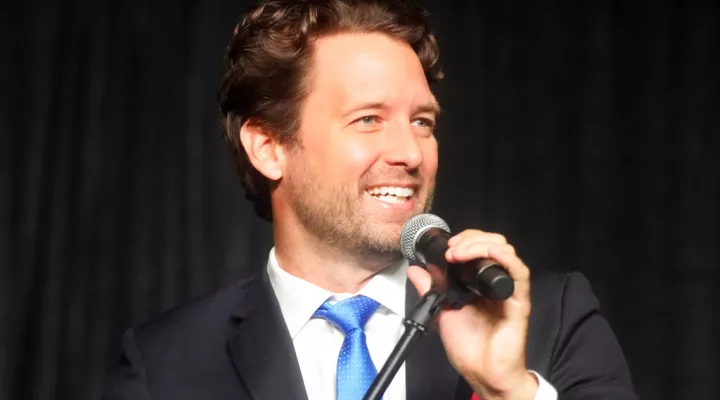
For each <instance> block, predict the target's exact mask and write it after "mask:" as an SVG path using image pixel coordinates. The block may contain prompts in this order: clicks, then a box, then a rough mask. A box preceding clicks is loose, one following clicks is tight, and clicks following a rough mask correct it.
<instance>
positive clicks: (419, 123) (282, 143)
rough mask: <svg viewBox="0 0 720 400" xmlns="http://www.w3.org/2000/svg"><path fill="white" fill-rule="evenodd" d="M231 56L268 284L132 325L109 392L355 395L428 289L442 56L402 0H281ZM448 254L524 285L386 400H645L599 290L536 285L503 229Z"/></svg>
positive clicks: (247, 179)
mask: <svg viewBox="0 0 720 400" xmlns="http://www.w3.org/2000/svg"><path fill="white" fill-rule="evenodd" d="M227 57H228V65H229V68H228V72H227V74H226V76H225V77H224V79H223V83H222V89H221V93H220V101H221V107H222V111H223V113H224V115H225V118H226V119H225V122H226V135H227V139H228V141H229V143H230V145H231V148H232V149H233V151H234V153H235V157H236V160H237V164H238V168H239V170H240V173H241V176H242V177H243V184H244V186H245V189H246V190H247V192H248V195H249V197H250V198H252V199H253V200H254V201H255V203H256V207H257V210H258V213H259V214H260V215H262V216H265V217H266V218H269V219H272V221H273V224H274V225H273V228H274V241H275V247H274V249H273V250H272V252H271V253H270V256H269V260H268V265H267V268H266V269H264V270H263V272H262V273H260V274H259V275H258V276H255V277H252V278H250V279H248V280H246V281H243V282H240V283H238V284H236V285H234V286H231V287H229V288H227V289H224V290H221V291H219V292H217V293H213V294H210V295H207V296H205V297H204V298H202V299H199V300H197V301H194V302H192V303H190V304H188V305H186V306H184V307H181V308H179V309H176V310H173V311H170V312H168V313H165V314H163V315H162V316H161V317H159V318H158V319H157V320H155V321H153V322H151V323H149V324H145V325H143V326H141V327H139V328H136V329H132V330H130V331H128V332H127V333H126V335H125V337H124V344H123V345H124V347H123V349H124V353H123V358H122V360H121V363H120V366H119V367H118V369H117V371H116V373H115V374H114V375H113V378H112V381H111V385H110V388H109V391H108V395H107V398H110V399H234V400H239V399H270V398H285V399H305V398H309V399H333V398H338V399H350V398H354V399H360V398H362V394H363V393H364V392H365V391H366V390H367V387H368V385H369V384H370V382H371V381H372V378H373V377H374V375H375V373H376V371H377V370H378V369H380V367H381V366H382V364H383V363H384V362H385V360H386V359H387V357H388V355H389V354H390V352H391V350H392V348H393V346H394V344H395V342H396V341H397V339H398V338H399V337H400V335H401V333H402V329H403V328H402V317H403V316H404V315H405V312H406V311H408V309H409V307H411V306H412V305H413V304H414V302H415V301H417V299H418V297H419V294H420V295H421V294H423V293H425V291H427V290H428V288H429V287H430V284H431V280H430V277H429V275H428V273H427V272H426V271H425V270H423V269H422V268H419V267H417V266H409V267H408V266H407V262H406V261H405V260H404V258H403V257H402V256H401V254H400V252H399V235H400V230H401V228H402V226H403V224H404V223H405V222H406V221H407V220H408V219H409V218H410V217H412V216H414V215H417V214H419V213H422V212H424V211H427V210H428V209H429V208H430V204H431V202H432V197H433V190H434V186H435V175H436V170H437V166H438V157H437V141H436V138H435V136H434V127H435V121H436V118H437V115H438V113H439V106H438V103H437V100H436V99H435V97H434V96H433V94H432V92H431V90H430V87H429V83H431V82H434V81H437V80H439V79H440V78H441V73H440V72H439V70H438V69H437V60H438V51H437V44H436V42H435V39H434V37H433V35H432V33H431V32H430V30H429V28H428V26H427V23H426V21H425V19H424V16H423V13H422V11H421V10H420V9H418V8H416V7H414V6H412V5H410V4H409V3H407V2H405V1H401V0H395V1H392V0H374V1H353V0H325V1H321V0H311V1H297V0H268V1H265V2H264V3H262V4H261V5H259V6H258V7H256V8H254V9H252V10H250V11H249V12H248V13H247V14H246V15H245V18H244V19H243V21H242V22H241V23H240V24H239V25H238V27H237V28H236V30H235V32H234V35H233V39H232V41H231V43H230V45H229V47H228V54H227ZM449 246H450V248H449V250H448V252H447V254H446V257H447V260H448V261H449V262H465V261H470V260H473V259H477V258H481V257H486V258H491V259H493V260H495V261H496V262H497V263H499V264H501V265H503V266H504V267H505V268H506V269H507V270H508V272H509V274H510V275H511V277H512V278H513V280H514V283H515V292H514V294H513V295H512V297H511V298H510V299H508V300H506V301H502V302H494V301H489V300H485V299H477V300H476V301H474V302H473V303H471V304H468V305H467V306H465V307H463V308H461V309H459V310H451V309H446V310H443V311H441V313H440V314H439V316H438V318H437V334H433V335H431V336H429V337H428V338H425V339H423V340H422V341H421V342H420V343H419V344H418V346H417V348H416V350H415V351H414V352H413V353H412V355H411V356H410V358H409V360H408V361H407V363H406V364H405V366H404V367H403V368H401V369H400V371H399V373H398V375H397V376H396V378H395V379H394V380H393V382H392V384H391V385H390V387H389V388H388V391H387V392H386V394H385V399H387V400H403V399H413V400H415V399H446V398H457V399H464V400H467V399H470V398H477V397H479V398H482V399H486V400H490V399H555V398H557V397H558V396H559V397H561V398H568V399H632V398H635V397H634V394H633V389H632V384H631V381H630V377H629V372H628V370H627V367H626V365H625V361H624V359H623V356H622V352H621V350H620V348H619V346H618V344H617V341H616V340H615V338H614V335H613V334H612V331H611V330H610V328H609V326H608V325H607V323H606V321H605V320H604V319H603V318H602V317H601V316H600V314H599V313H598V310H597V302H596V300H595V299H594V297H593V295H592V293H591V291H590V288H589V285H588V284H587V282H586V281H585V280H584V278H582V277H581V276H579V275H574V274H571V275H568V276H538V277H533V279H532V281H531V280H530V273H529V270H528V267H527V266H526V265H525V264H524V263H523V262H522V261H521V260H520V259H519V258H518V256H517V255H516V253H515V250H514V248H513V247H512V246H511V245H509V244H508V243H507V242H506V239H505V238H504V237H503V236H501V235H499V234H493V233H486V232H482V231H480V230H468V231H465V232H462V233H460V234H458V235H456V236H455V237H453V238H452V239H451V241H450V243H449ZM406 274H407V277H408V278H409V280H410V281H411V282H412V285H413V286H414V288H413V287H410V289H409V290H408V289H407V286H406V281H407V279H406ZM531 289H532V295H531ZM531 305H532V307H531Z"/></svg>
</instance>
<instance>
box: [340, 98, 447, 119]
mask: <svg viewBox="0 0 720 400" xmlns="http://www.w3.org/2000/svg"><path fill="white" fill-rule="evenodd" d="M388 108H390V107H388V105H387V104H386V103H384V102H382V101H367V102H363V103H360V104H358V105H357V106H356V107H353V108H352V109H351V110H348V111H347V112H345V113H344V114H343V116H344V117H347V116H348V115H350V114H352V113H354V112H356V111H359V110H387V109H388ZM441 111H442V110H441V108H440V104H438V102H437V101H434V100H430V101H426V102H424V103H422V104H420V105H419V106H418V107H417V108H416V109H415V112H414V113H413V114H417V113H431V114H434V115H435V116H436V117H437V116H438V115H440V112H441Z"/></svg>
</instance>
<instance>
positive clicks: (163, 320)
mask: <svg viewBox="0 0 720 400" xmlns="http://www.w3.org/2000/svg"><path fill="white" fill-rule="evenodd" d="M259 279H260V274H256V275H252V276H250V277H247V278H244V279H242V280H240V281H237V282H235V283H234V284H232V285H229V286H227V287H224V288H221V289H218V290H215V291H212V292H209V293H206V294H204V295H202V296H200V297H197V298H194V299H191V300H189V301H187V302H186V303H183V304H181V305H180V306H178V307H175V308H172V309H170V310H168V311H165V312H163V313H161V314H159V315H157V316H156V317H154V318H152V319H151V320H149V321H147V322H144V323H142V324H140V325H138V326H137V327H136V328H134V329H135V335H136V337H137V338H138V339H139V340H141V341H164V340H168V339H171V337H177V336H182V335H191V336H202V335H203V334H204V333H205V331H206V332H207V333H208V334H214V333H219V332H222V331H225V330H227V329H229V328H230V327H231V326H230V324H229V322H230V318H231V315H232V313H233V310H234V309H237V308H238V307H241V306H242V305H243V303H244V302H249V301H252V299H251V298H249V297H248V294H249V292H251V290H250V289H251V288H252V287H253V286H255V285H254V284H255V283H257V282H258V280H259Z"/></svg>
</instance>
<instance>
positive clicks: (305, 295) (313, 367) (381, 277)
mask: <svg viewBox="0 0 720 400" xmlns="http://www.w3.org/2000/svg"><path fill="white" fill-rule="evenodd" d="M406 270H407V262H404V263H402V264H400V265H397V266H394V267H391V268H386V269H385V270H383V271H382V272H380V273H378V274H376V275H375V276H374V277H373V278H372V279H370V281H369V282H368V283H367V284H366V285H365V286H364V287H363V288H362V289H361V290H360V291H359V292H357V293H332V292H329V291H327V290H325V289H322V288H320V287H318V286H315V285H314V284H312V283H310V282H307V281H305V280H303V279H300V278H298V277H296V276H294V275H291V274H289V273H288V272H286V271H285V270H283V269H282V268H280V266H279V265H278V262H277V258H276V257H275V249H274V248H273V249H272V250H271V251H270V257H269V258H268V265H267V272H268V276H269V277H270V283H271V285H272V287H273V290H274V292H275V296H276V297H277V299H278V303H279V304H280V310H281V311H282V314H283V318H284V319H285V324H287V327H288V331H289V332H290V337H291V338H292V341H293V345H294V347H295V353H296V355H297V360H298V363H299V365H300V372H301V374H302V378H303V382H304V384H305V390H306V391H307V396H308V399H310V400H335V375H336V370H337V357H338V353H340V347H342V343H343V340H344V339H345V337H344V335H343V334H342V332H340V331H339V330H338V329H336V328H335V327H333V326H332V325H330V324H329V323H328V322H327V321H326V320H324V319H322V318H311V317H312V315H313V314H314V313H315V311H316V310H317V309H318V308H319V307H320V306H321V305H322V304H323V303H324V302H325V301H326V300H329V301H330V302H331V303H335V302H337V301H342V300H345V299H347V298H349V297H352V296H355V295H356V294H362V295H364V296H367V297H370V298H372V299H373V300H375V301H377V302H378V303H380V307H379V308H378V309H377V311H376V312H375V314H373V316H372V317H370V319H369V320H368V322H367V324H366V325H365V336H366V338H367V346H368V350H369V351H370V358H372V360H373V363H374V364H375V367H376V368H377V370H378V371H380V369H381V368H382V366H383V364H384V363H385V360H387V358H388V356H390V353H391V352H392V350H393V348H394V347H395V343H397V341H398V340H399V339H400V336H402V333H403V331H404V329H405V328H404V326H403V323H402V322H403V316H404V315H405V285H406V281H407V276H406V275H405V271H406ZM531 372H532V371H531ZM533 373H534V372H533ZM535 375H536V376H537V378H538V381H539V382H540V385H539V387H538V391H537V393H536V395H535V399H534V400H556V399H557V392H556V391H555V388H553V387H552V386H551V385H550V384H549V383H548V382H547V381H545V380H544V379H543V378H542V377H541V376H540V375H539V374H537V373H535ZM383 399H384V400H405V365H404V364H403V366H402V367H400V370H398V372H397V374H396V375H395V378H393V381H392V383H391V384H390V386H389V387H388V389H387V391H386V392H385V395H384V396H383ZM410 400H411V399H410Z"/></svg>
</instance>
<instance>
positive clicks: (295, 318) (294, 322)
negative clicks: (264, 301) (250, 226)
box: [267, 247, 408, 339]
mask: <svg viewBox="0 0 720 400" xmlns="http://www.w3.org/2000/svg"><path fill="white" fill-rule="evenodd" d="M407 266H408V263H407V261H406V260H403V262H401V263H399V264H398V265H396V266H392V267H388V268H386V269H384V270H382V271H380V272H379V273H377V274H375V276H373V277H372V278H371V279H370V281H369V282H368V283H367V284H366V285H365V286H364V287H363V288H362V289H360V291H359V292H357V293H356V294H362V295H364V296H367V297H370V298H371V299H373V300H375V301H377V302H378V303H380V304H381V305H382V306H384V307H385V308H386V309H387V310H389V311H390V312H392V313H394V314H397V315H399V316H403V317H404V316H405V284H406V281H407V276H406V275H405V271H406V270H407ZM267 272H268V277H269V278H270V284H271V285H272V287H273V291H274V292H275V296H276V297H277V299H278V303H279V304H280V310H281V311H282V314H283V318H284V319H285V324H286V325H287V327H288V331H289V333H290V337H291V338H293V339H294V338H295V336H296V335H297V334H298V333H299V332H300V330H301V329H302V328H303V327H304V326H305V324H306V323H307V322H308V321H309V320H310V318H311V317H312V315H313V314H314V313H315V311H316V310H317V309H318V308H319V307H320V306H321V305H322V304H323V303H324V302H325V301H326V300H328V299H330V300H344V299H346V298H349V297H352V296H353V294H350V293H333V292H330V291H327V290H325V289H323V288H321V287H319V286H316V285H314V284H312V283H310V282H308V281H306V280H304V279H301V278H298V277H296V276H294V275H292V274H290V273H288V272H287V271H285V270H284V269H282V268H280V265H278V262H277V258H276V257H275V248H274V247H273V248H272V250H270V256H269V257H268V263H267Z"/></svg>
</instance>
